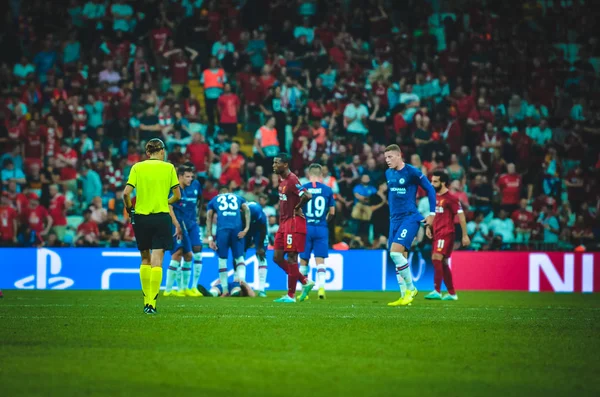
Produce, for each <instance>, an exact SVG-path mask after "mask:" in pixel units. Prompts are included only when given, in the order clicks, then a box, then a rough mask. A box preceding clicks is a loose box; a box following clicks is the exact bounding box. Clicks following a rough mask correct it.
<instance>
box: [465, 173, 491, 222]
mask: <svg viewBox="0 0 600 397" xmlns="http://www.w3.org/2000/svg"><path fill="white" fill-rule="evenodd" d="M493 195H494V190H493V188H492V185H491V184H490V183H489V182H488V180H487V176H486V175H477V176H476V177H475V184H474V186H473V190H472V193H471V198H472V199H473V207H474V208H475V210H476V211H481V212H482V213H483V214H484V215H487V214H489V213H490V211H491V210H492V197H493Z"/></svg>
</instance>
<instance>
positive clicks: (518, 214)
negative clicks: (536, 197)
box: [511, 198, 536, 244]
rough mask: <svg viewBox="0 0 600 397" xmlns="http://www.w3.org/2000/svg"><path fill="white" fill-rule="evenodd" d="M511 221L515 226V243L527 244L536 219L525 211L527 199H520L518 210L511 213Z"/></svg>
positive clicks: (529, 212)
mask: <svg viewBox="0 0 600 397" xmlns="http://www.w3.org/2000/svg"><path fill="white" fill-rule="evenodd" d="M511 219H512V220H513V223H514V225H515V242H516V243H518V244H529V239H530V238H531V231H532V230H533V227H534V224H535V222H536V219H535V217H534V215H533V212H531V211H529V210H528V209H527V199H525V198H522V199H521V200H520V201H519V209H517V210H515V211H514V212H513V213H512V215H511Z"/></svg>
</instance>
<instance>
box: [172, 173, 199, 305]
mask: <svg viewBox="0 0 600 397" xmlns="http://www.w3.org/2000/svg"><path fill="white" fill-rule="evenodd" d="M177 178H178V179H179V187H180V188H181V200H179V201H178V202H177V203H175V204H173V206H172V208H173V213H174V214H175V217H176V218H177V220H178V221H179V224H180V225H181V230H182V236H181V239H177V238H176V237H174V238H173V250H172V251H171V252H172V255H171V263H169V268H168V269H167V282H166V289H165V292H164V294H163V295H164V296H172V295H175V296H182V297H183V296H194V297H199V296H203V295H202V293H200V291H198V289H197V288H196V284H198V279H199V278H200V272H201V271H202V252H201V251H202V236H201V235H200V228H199V227H198V223H197V222H196V218H197V216H196V207H197V205H198V203H199V195H200V193H201V192H202V189H201V188H200V183H199V182H198V181H197V180H195V179H194V172H193V171H192V169H191V168H188V167H184V166H182V167H179V169H178V170H177ZM182 257H183V266H182V265H181V259H182ZM192 261H193V262H192ZM192 264H193V265H194V278H193V282H192V288H189V284H190V276H191V273H192ZM175 280H177V284H178V285H179V290H178V291H177V292H174V291H173V290H172V289H173V284H174V282H175Z"/></svg>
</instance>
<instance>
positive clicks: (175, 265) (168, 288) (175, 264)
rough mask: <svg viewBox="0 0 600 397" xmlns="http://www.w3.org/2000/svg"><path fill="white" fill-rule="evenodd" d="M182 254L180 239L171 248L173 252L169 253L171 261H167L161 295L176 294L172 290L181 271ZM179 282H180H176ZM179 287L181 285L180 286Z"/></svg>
mask: <svg viewBox="0 0 600 397" xmlns="http://www.w3.org/2000/svg"><path fill="white" fill-rule="evenodd" d="M182 256H183V248H182V246H181V241H179V242H177V241H176V245H175V247H174V249H173V254H172V255H171V261H170V262H169V267H168V268H167V282H166V285H165V292H164V293H163V296H173V295H176V294H175V292H174V291H173V285H174V284H175V281H176V280H178V279H179V272H180V271H181V258H182ZM178 284H181V283H178ZM180 288H181V286H180Z"/></svg>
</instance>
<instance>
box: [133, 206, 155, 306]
mask: <svg viewBox="0 0 600 397" xmlns="http://www.w3.org/2000/svg"><path fill="white" fill-rule="evenodd" d="M134 219H135V222H134V223H133V228H134V230H133V231H134V233H135V239H136V243H137V247H138V250H139V251H140V255H141V257H142V263H141V264H140V283H141V285H142V293H143V295H144V313H147V312H148V306H149V305H150V303H151V301H152V300H151V297H150V293H151V288H150V277H151V274H152V266H151V256H150V249H151V248H152V234H151V232H150V227H149V222H148V216H147V215H135V218H134Z"/></svg>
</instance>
